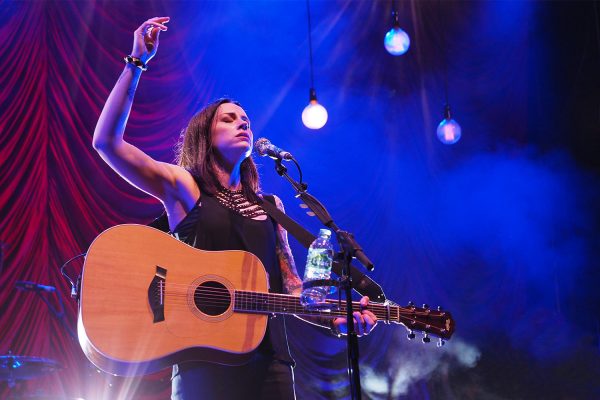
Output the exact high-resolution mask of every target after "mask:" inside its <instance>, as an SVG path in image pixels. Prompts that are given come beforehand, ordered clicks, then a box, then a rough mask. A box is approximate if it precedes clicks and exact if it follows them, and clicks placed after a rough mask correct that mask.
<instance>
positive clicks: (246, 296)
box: [157, 287, 447, 318]
mask: <svg viewBox="0 0 600 400" xmlns="http://www.w3.org/2000/svg"><path fill="white" fill-rule="evenodd" d="M209 292H216V293H217V294H218V295H219V296H220V299H219V297H217V296H214V295H213V296H212V297H210V298H209V299H210V300H215V299H216V300H225V303H229V302H230V301H231V294H230V291H229V290H228V289H223V288H210V287H202V288H200V289H199V290H197V291H196V292H195V295H194V297H195V298H198V299H199V298H204V296H206V295H209V294H211V293H209ZM157 296H158V294H157ZM165 296H168V297H172V298H174V297H177V296H179V297H186V298H187V297H188V294H187V293H174V292H172V291H169V292H167V293H165ZM235 296H237V297H238V299H242V300H241V301H247V302H253V301H254V302H256V301H259V299H260V301H263V300H267V301H269V304H272V305H283V304H288V305H290V302H291V305H295V304H297V303H298V302H299V297H298V296H293V295H285V294H281V293H265V292H250V291H240V290H237V291H235ZM286 296H287V298H286ZM327 300H328V302H329V303H331V304H337V301H336V300H333V299H327ZM205 303H206V301H205ZM342 304H343V305H345V301H343V302H342ZM352 304H353V305H355V306H356V307H357V308H360V309H362V307H361V306H360V303H359V302H352ZM395 307H398V310H399V311H400V312H401V313H404V314H409V315H416V316H428V317H430V318H445V317H447V315H446V314H445V313H444V312H440V311H433V310H429V311H418V310H417V309H415V310H412V309H410V308H408V309H407V308H403V307H402V306H395ZM395 307H394V308H395ZM366 309H369V310H371V311H373V310H378V311H379V312H387V306H385V305H381V304H379V303H370V304H369V306H368V307H367V308H366ZM394 311H395V310H394Z"/></svg>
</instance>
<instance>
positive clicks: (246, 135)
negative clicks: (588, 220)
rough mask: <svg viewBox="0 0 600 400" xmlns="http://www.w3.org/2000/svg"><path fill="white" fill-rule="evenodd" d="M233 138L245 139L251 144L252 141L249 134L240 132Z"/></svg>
mask: <svg viewBox="0 0 600 400" xmlns="http://www.w3.org/2000/svg"><path fill="white" fill-rule="evenodd" d="M235 137H238V138H245V139H247V140H248V141H249V142H251V141H252V137H251V136H250V134H249V133H248V132H240V133H238V134H237V135H235Z"/></svg>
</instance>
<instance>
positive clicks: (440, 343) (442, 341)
mask: <svg viewBox="0 0 600 400" xmlns="http://www.w3.org/2000/svg"><path fill="white" fill-rule="evenodd" d="M445 344H446V342H445V341H444V340H442V338H439V339H438V341H437V347H442V346H443V345H445Z"/></svg>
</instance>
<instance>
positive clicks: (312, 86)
mask: <svg viewBox="0 0 600 400" xmlns="http://www.w3.org/2000/svg"><path fill="white" fill-rule="evenodd" d="M306 13H307V14H308V58H309V60H310V87H311V88H314V87H315V77H314V75H313V58H312V33H311V32H312V29H311V23H310V0H306Z"/></svg>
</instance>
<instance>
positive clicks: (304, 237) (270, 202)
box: [259, 195, 386, 303]
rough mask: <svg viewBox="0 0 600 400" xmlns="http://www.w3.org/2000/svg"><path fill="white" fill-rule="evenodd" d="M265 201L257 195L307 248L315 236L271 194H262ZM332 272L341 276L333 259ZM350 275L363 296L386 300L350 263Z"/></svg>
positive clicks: (375, 286)
mask: <svg viewBox="0 0 600 400" xmlns="http://www.w3.org/2000/svg"><path fill="white" fill-rule="evenodd" d="M263 197H264V198H265V199H266V200H267V201H262V199H260V197H259V204H260V205H261V207H262V208H263V209H264V210H265V211H266V212H267V214H269V215H270V216H271V218H273V219H274V220H275V221H277V223H278V224H279V225H281V226H283V228H284V229H285V230H286V231H288V232H289V233H290V234H291V235H292V236H293V237H295V238H296V240H298V242H300V244H302V246H304V247H305V248H307V249H308V248H309V247H310V245H311V243H312V242H313V241H314V240H315V239H316V237H315V236H314V235H313V234H312V233H310V232H309V231H307V230H306V229H305V228H304V227H302V226H301V225H300V224H299V223H297V222H296V221H294V220H293V219H292V218H290V217H289V216H288V215H287V214H286V213H284V212H282V211H281V210H280V209H279V208H277V206H276V205H275V198H274V196H273V195H264V196H263ZM332 270H333V272H335V273H336V274H337V275H338V276H342V265H341V264H340V263H339V262H337V261H334V262H333V266H332ZM350 276H351V277H352V282H353V283H354V285H353V288H354V290H356V291H357V292H358V293H360V294H361V295H363V296H369V299H370V300H372V301H375V302H378V303H383V302H384V301H385V300H386V297H385V294H384V293H383V290H382V289H381V286H379V285H378V284H377V283H376V282H375V281H373V280H372V279H371V278H370V277H368V276H367V275H365V274H364V273H363V272H362V271H361V270H359V269H358V268H357V267H355V266H353V265H350Z"/></svg>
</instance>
